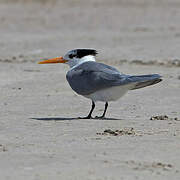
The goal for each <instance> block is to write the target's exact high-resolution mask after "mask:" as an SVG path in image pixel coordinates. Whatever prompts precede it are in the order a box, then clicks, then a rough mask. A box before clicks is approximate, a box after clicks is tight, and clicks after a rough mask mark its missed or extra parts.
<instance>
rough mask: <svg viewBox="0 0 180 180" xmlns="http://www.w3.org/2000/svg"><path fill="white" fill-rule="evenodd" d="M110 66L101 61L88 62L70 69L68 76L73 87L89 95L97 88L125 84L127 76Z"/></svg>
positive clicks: (80, 92)
mask: <svg viewBox="0 0 180 180" xmlns="http://www.w3.org/2000/svg"><path fill="white" fill-rule="evenodd" d="M84 64H85V63H84ZM87 65H88V66H91V67H88V66H87ZM94 65H96V67H95V66H94ZM109 67H110V66H107V65H103V64H100V63H96V64H93V63H92V64H91V65H90V64H86V66H84V67H82V66H81V67H78V68H74V69H72V70H70V71H69V72H68V73H67V75H66V78H67V80H68V82H69V84H70V86H71V88H72V89H73V90H74V91H75V92H77V93H78V94H81V95H88V94H91V93H93V92H95V91H97V90H101V89H105V88H109V87H112V86H118V85H123V84H125V83H126V78H127V76H126V75H123V74H120V73H119V71H117V70H116V69H113V68H112V67H111V68H109Z"/></svg>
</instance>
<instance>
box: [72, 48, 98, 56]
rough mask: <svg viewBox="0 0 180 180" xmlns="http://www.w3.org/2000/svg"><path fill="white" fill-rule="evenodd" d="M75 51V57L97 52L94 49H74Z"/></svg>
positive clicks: (94, 54) (93, 54)
mask: <svg viewBox="0 0 180 180" xmlns="http://www.w3.org/2000/svg"><path fill="white" fill-rule="evenodd" d="M75 52H76V53H75V56H76V57H77V58H82V57H84V56H88V55H92V56H96V54H97V51H96V50H94V49H76V50H75Z"/></svg>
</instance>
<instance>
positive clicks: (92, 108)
mask: <svg viewBox="0 0 180 180" xmlns="http://www.w3.org/2000/svg"><path fill="white" fill-rule="evenodd" d="M94 108H95V103H94V101H92V107H91V110H90V112H89V114H88V115H87V116H86V117H79V119H91V118H92V116H91V114H92V112H93V110H94Z"/></svg>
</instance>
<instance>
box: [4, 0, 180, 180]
mask: <svg viewBox="0 0 180 180" xmlns="http://www.w3.org/2000/svg"><path fill="white" fill-rule="evenodd" d="M179 8H180V1H178V0H159V1H155V0H152V1H148V0H126V1H125V0H119V1H118V0H112V1H108V0H99V1H95V0H92V1H83V0H68V1H61V0H59V1H58V0H52V1H48V0H44V1H43V0H37V1H35V0H34V1H33V0H29V1H28V0H27V1H25V0H19V1H18V0H14V1H13V0H7V1H6V0H0V49H1V50H0V77H1V78H0V87H1V96H0V179H2V180H24V179H27V180H49V179H51V180H152V179H154V180H169V179H171V180H178V179H179V178H180V161H179V157H180V108H179V107H180V10H179ZM83 47H87V48H95V49H97V50H98V52H99V54H98V56H97V61H98V62H104V63H106V64H109V65H112V66H114V67H116V68H117V69H119V70H120V71H121V72H123V73H126V74H151V73H158V74H160V75H162V76H163V81H162V82H161V83H159V84H157V85H154V86H151V87H147V88H143V89H139V90H135V91H130V92H128V93H127V94H126V95H125V96H124V97H122V98H121V99H120V100H119V101H116V102H111V103H109V108H108V111H107V115H106V116H107V119H103V120H99V119H90V120H85V119H83V120H82V119H78V118H77V117H79V116H85V115H87V113H88V112H89V110H90V107H91V102H90V100H88V99H85V98H84V97H82V96H79V95H77V94H75V92H73V91H72V90H71V88H70V86H69V85H68V83H67V81H66V72H67V71H68V69H69V67H68V66H66V65H63V64H53V65H39V64H37V62H38V61H40V60H42V59H45V58H50V57H56V56H61V55H64V54H65V53H66V52H67V51H68V50H71V49H75V48H83ZM103 108H104V104H103V103H97V106H96V109H95V111H94V113H93V116H96V115H100V114H101V113H102V112H103Z"/></svg>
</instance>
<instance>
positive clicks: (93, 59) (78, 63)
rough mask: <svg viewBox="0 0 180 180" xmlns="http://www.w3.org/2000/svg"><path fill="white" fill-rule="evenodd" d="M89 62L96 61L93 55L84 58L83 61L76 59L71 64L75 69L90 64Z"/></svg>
mask: <svg viewBox="0 0 180 180" xmlns="http://www.w3.org/2000/svg"><path fill="white" fill-rule="evenodd" d="M88 61H96V59H95V57H94V56H92V55H88V56H84V57H82V58H81V59H74V60H73V61H71V62H69V63H68V64H69V66H70V68H71V69H72V68H75V67H77V66H79V65H80V64H82V63H85V62H88Z"/></svg>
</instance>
